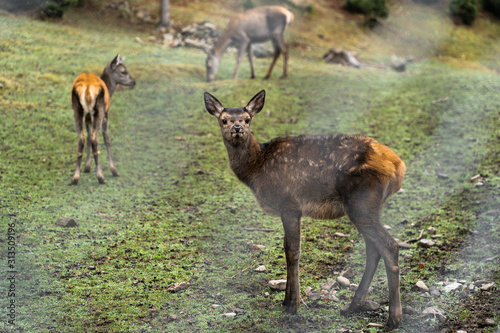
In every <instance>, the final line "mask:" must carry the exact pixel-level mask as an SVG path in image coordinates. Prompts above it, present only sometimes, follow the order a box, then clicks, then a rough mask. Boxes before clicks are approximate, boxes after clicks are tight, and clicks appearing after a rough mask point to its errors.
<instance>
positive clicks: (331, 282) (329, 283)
mask: <svg viewBox="0 0 500 333" xmlns="http://www.w3.org/2000/svg"><path fill="white" fill-rule="evenodd" d="M334 284H335V280H334V279H330V278H327V279H326V282H325V283H323V284H322V285H321V290H330V289H332V287H333V285H334Z"/></svg>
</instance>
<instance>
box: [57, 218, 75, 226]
mask: <svg viewBox="0 0 500 333" xmlns="http://www.w3.org/2000/svg"><path fill="white" fill-rule="evenodd" d="M56 225H57V226H60V227H63V228H72V227H78V224H76V222H75V220H74V219H72V218H71V217H60V218H59V219H58V220H57V221H56Z"/></svg>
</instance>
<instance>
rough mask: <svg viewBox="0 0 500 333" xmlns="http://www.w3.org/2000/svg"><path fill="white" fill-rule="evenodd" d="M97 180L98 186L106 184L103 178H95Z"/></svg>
mask: <svg viewBox="0 0 500 333" xmlns="http://www.w3.org/2000/svg"><path fill="white" fill-rule="evenodd" d="M97 180H98V181H99V184H101V185H104V184H106V180H105V179H104V178H97Z"/></svg>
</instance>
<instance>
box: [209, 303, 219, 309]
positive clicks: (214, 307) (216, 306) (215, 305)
mask: <svg viewBox="0 0 500 333" xmlns="http://www.w3.org/2000/svg"><path fill="white" fill-rule="evenodd" d="M219 306H220V305H219V304H212V305H210V307H211V308H212V309H217V308H218V307H219Z"/></svg>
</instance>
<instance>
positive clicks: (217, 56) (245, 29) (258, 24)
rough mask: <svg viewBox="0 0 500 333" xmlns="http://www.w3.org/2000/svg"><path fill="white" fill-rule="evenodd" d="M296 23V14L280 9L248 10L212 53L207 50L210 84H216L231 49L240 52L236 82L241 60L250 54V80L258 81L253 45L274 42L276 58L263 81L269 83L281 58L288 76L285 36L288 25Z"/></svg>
mask: <svg viewBox="0 0 500 333" xmlns="http://www.w3.org/2000/svg"><path fill="white" fill-rule="evenodd" d="M292 21H293V14H292V12H290V11H289V10H287V9H286V8H284V7H280V6H264V7H257V8H253V9H250V10H247V11H246V12H244V13H241V14H238V15H236V16H234V17H233V18H232V19H231V20H230V21H229V23H228V25H227V27H226V29H225V30H224V31H223V32H222V35H221V36H220V38H219V40H218V41H217V43H216V44H215V47H214V48H213V49H207V48H205V49H204V50H205V52H207V54H208V57H207V61H206V67H207V81H208V82H211V81H213V79H214V77H215V74H217V71H218V69H219V63H220V61H221V59H222V56H223V55H224V52H226V50H227V48H228V47H229V46H231V45H233V46H235V47H236V48H237V49H238V56H237V59H236V68H235V70H234V74H233V80H234V79H236V76H237V74H238V68H239V66H240V62H241V58H242V57H243V55H244V54H245V52H247V54H248V61H249V62H250V70H251V78H252V79H253V78H255V70H254V67H253V59H252V44H253V43H263V42H266V41H268V40H271V41H272V43H273V47H274V57H273V61H272V62H271V66H270V67H269V70H268V71H267V74H266V76H265V77H264V79H268V78H269V77H270V76H271V72H272V71H273V67H274V64H275V63H276V60H277V59H278V57H279V55H280V54H283V75H282V77H283V78H284V77H286V76H287V75H288V49H287V47H286V45H285V39H284V37H283V34H284V32H285V29H286V27H287V25H288V24H289V23H291V22H292Z"/></svg>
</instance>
